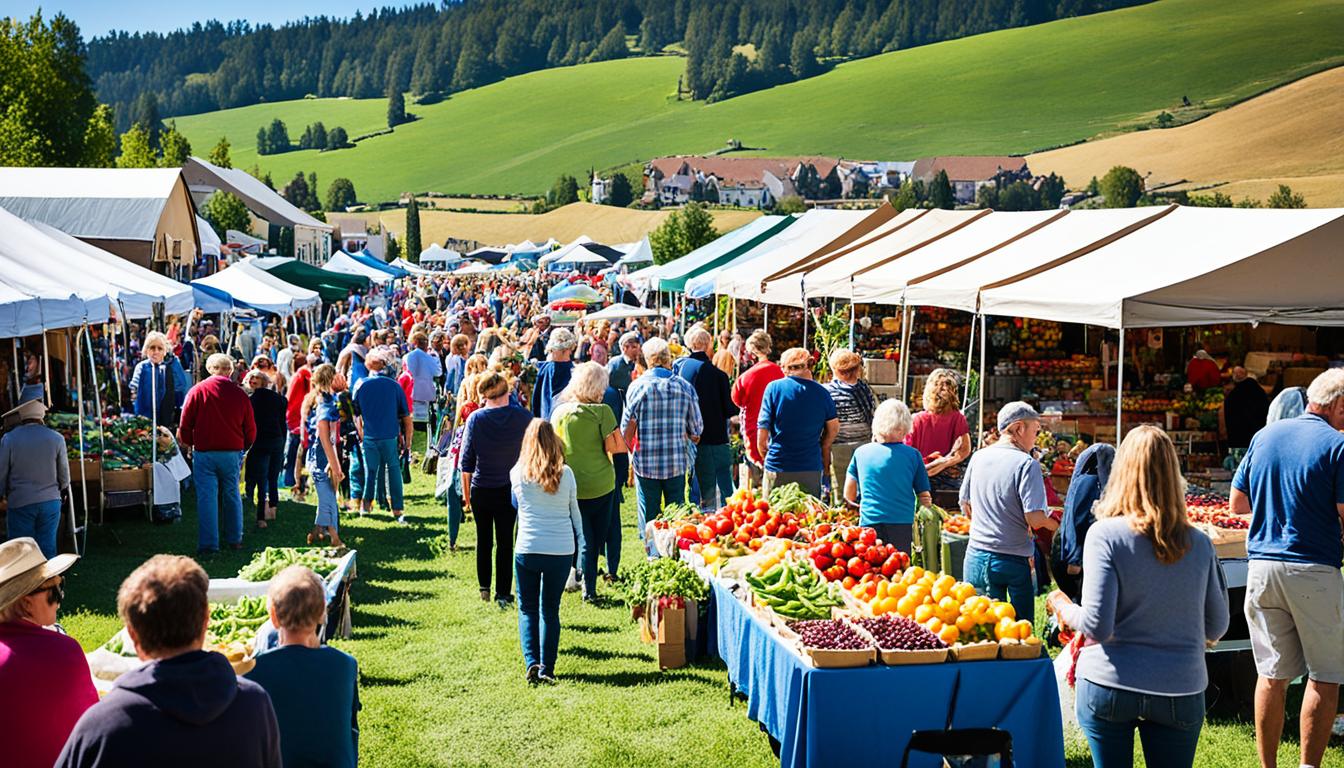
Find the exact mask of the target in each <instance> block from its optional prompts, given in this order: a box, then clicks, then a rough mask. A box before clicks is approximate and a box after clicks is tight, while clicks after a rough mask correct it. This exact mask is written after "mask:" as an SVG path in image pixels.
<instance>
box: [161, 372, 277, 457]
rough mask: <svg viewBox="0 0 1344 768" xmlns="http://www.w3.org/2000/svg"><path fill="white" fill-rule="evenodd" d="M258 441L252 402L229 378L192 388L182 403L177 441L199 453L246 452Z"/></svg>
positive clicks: (215, 377) (218, 377)
mask: <svg viewBox="0 0 1344 768" xmlns="http://www.w3.org/2000/svg"><path fill="white" fill-rule="evenodd" d="M256 438H257V424H256V422H255V421H254V420H253V418H252V401H251V400H248V399H247V393H246V392H244V391H243V388H242V387H240V386H238V385H237V384H234V383H233V382H232V381H230V380H229V379H228V378H227V377H225V376H211V377H210V378H208V379H205V380H204V381H202V382H201V383H199V384H197V385H196V386H194V387H192V388H191V391H190V392H188V393H187V401H186V402H185V403H183V404H182V423H181V425H180V426H179V427H178V428H177V439H178V440H179V441H180V442H181V443H182V444H183V445H186V446H190V447H191V448H193V449H195V450H197V451H242V450H246V449H247V448H248V447H249V446H251V445H252V441H253V440H255V439H256Z"/></svg>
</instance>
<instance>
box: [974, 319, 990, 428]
mask: <svg viewBox="0 0 1344 768" xmlns="http://www.w3.org/2000/svg"><path fill="white" fill-rule="evenodd" d="M988 349H989V336H988V335H986V334H985V313H984V312H981V313H980V387H979V389H980V395H979V397H980V408H979V409H978V412H977V413H976V416H975V420H976V422H977V425H976V432H975V435H976V437H975V444H976V446H979V445H980V443H982V442H983V441H984V439H985V376H986V374H987V371H986V370H985V358H986V355H985V351H986V350H988Z"/></svg>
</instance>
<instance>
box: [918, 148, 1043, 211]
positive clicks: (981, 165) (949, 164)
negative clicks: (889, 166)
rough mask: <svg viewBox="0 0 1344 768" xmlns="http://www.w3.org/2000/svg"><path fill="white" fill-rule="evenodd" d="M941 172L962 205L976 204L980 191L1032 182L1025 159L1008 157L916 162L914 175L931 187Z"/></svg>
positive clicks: (947, 157)
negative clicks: (945, 173) (990, 187)
mask: <svg viewBox="0 0 1344 768" xmlns="http://www.w3.org/2000/svg"><path fill="white" fill-rule="evenodd" d="M939 171H946V172H947V180H948V181H950V182H951V183H952V195H953V197H955V198H956V201H957V202H958V203H961V204H970V203H974V202H975V198H976V193H978V192H979V191H980V188H981V187H984V186H988V185H992V184H995V183H998V184H1001V185H1007V184H1011V183H1013V182H1014V181H1027V182H1030V181H1031V180H1032V179H1031V171H1030V170H1028V169H1027V159H1026V158H1025V157H1011V156H1008V155H942V156H939V157H925V158H921V159H919V160H916V161H915V164H914V168H913V170H912V171H911V173H912V175H913V176H914V178H916V179H918V180H920V181H922V182H924V183H925V184H928V183H929V182H931V181H933V180H934V178H935V177H936V176H937V175H938V172H939Z"/></svg>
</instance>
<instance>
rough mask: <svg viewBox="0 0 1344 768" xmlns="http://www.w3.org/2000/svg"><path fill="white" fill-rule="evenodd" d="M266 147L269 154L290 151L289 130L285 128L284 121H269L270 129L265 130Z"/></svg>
mask: <svg viewBox="0 0 1344 768" xmlns="http://www.w3.org/2000/svg"><path fill="white" fill-rule="evenodd" d="M266 146H267V148H269V149H270V151H271V154H279V153H280V152H288V151H289V150H290V149H292V146H291V145H290V143H289V129H288V128H286V127H285V121H284V120H281V119H280V118H278V117H277V118H275V119H274V120H272V121H271V127H270V128H268V129H267V130H266Z"/></svg>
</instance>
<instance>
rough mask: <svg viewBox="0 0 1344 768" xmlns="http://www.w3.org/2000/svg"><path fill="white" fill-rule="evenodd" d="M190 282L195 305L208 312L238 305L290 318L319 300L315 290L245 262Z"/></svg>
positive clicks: (227, 309)
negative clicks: (194, 290)
mask: <svg viewBox="0 0 1344 768" xmlns="http://www.w3.org/2000/svg"><path fill="white" fill-rule="evenodd" d="M191 285H192V287H193V288H195V289H196V303H197V306H200V307H203V308H206V311H207V312H209V311H232V310H234V309H240V308H241V309H254V310H257V311H259V312H270V313H271V314H274V315H279V316H281V317H289V316H290V315H292V314H294V313H295V312H300V311H302V310H305V309H311V308H313V307H316V306H318V305H319V304H321V303H322V299H321V297H320V296H319V295H318V293H317V291H313V290H309V289H307V288H301V287H299V286H297V285H292V284H290V283H287V282H285V281H284V280H281V279H280V278H278V277H275V276H274V275H272V274H271V273H270V272H267V271H266V270H264V269H262V268H261V267H258V266H254V265H253V264H251V263H249V262H246V261H244V262H239V263H237V264H234V265H232V266H230V267H228V268H227V269H221V270H220V271H219V272H216V273H215V274H213V275H210V276H209V277H202V278H199V279H196V280H192V281H191ZM216 308H217V309H216Z"/></svg>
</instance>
